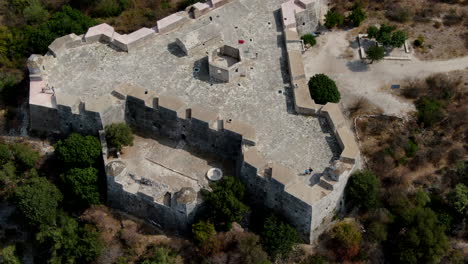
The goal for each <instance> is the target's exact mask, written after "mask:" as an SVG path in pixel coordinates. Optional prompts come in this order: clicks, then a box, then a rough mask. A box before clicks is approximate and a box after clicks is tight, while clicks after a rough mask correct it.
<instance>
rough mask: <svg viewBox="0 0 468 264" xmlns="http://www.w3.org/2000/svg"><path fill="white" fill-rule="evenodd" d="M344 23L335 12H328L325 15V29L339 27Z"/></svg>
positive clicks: (340, 15) (342, 18)
mask: <svg viewBox="0 0 468 264" xmlns="http://www.w3.org/2000/svg"><path fill="white" fill-rule="evenodd" d="M343 22H344V16H343V15H342V14H340V13H338V12H337V11H334V10H328V12H327V14H326V15H325V26H326V27H327V28H333V27H336V26H340V25H341V24H343Z"/></svg>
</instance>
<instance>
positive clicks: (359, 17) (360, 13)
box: [348, 5, 367, 27]
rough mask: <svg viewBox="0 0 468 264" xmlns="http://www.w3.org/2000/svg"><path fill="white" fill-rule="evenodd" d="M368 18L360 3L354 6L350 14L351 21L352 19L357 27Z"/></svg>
mask: <svg viewBox="0 0 468 264" xmlns="http://www.w3.org/2000/svg"><path fill="white" fill-rule="evenodd" d="M366 18H367V14H366V13H365V12H364V10H362V8H361V7H360V6H358V5H356V6H354V8H353V11H352V12H351V14H349V16H348V19H349V21H351V23H352V24H353V26H355V27H359V26H360V25H361V23H362V21H364V20H365V19H366Z"/></svg>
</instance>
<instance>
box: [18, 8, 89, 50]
mask: <svg viewBox="0 0 468 264" xmlns="http://www.w3.org/2000/svg"><path fill="white" fill-rule="evenodd" d="M94 25H96V21H94V20H93V19H91V18H90V17H88V16H86V15H84V14H83V13H81V12H80V11H79V10H76V9H73V8H71V7H70V6H63V7H62V9H61V10H60V11H59V12H56V13H55V14H53V15H52V17H51V18H50V19H49V20H48V21H47V22H44V23H42V24H40V25H39V26H37V27H29V28H28V30H27V35H28V39H29V47H32V48H33V50H32V52H33V53H45V52H47V47H48V46H49V44H50V43H52V41H53V40H54V39H56V38H58V37H61V36H64V35H67V34H70V33H75V34H77V35H81V34H83V33H85V32H86V31H87V30H88V28H90V27H92V26H94Z"/></svg>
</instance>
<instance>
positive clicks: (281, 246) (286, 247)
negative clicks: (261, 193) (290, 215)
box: [262, 215, 300, 259]
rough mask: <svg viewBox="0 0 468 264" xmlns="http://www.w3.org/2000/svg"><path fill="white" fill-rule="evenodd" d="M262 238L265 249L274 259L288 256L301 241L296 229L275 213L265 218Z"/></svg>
mask: <svg viewBox="0 0 468 264" xmlns="http://www.w3.org/2000/svg"><path fill="white" fill-rule="evenodd" d="M262 239H263V245H264V247H265V250H266V251H267V252H268V253H269V254H270V256H271V257H272V258H273V259H281V258H287V257H288V255H289V253H290V252H291V251H292V249H293V247H294V246H295V245H296V243H298V242H299V241H300V238H299V235H298V234H297V231H296V229H294V228H293V227H292V226H290V225H288V224H286V223H285V222H283V221H282V220H280V219H279V218H278V217H276V216H274V215H271V216H269V217H268V218H266V219H265V222H264V223H263V230H262Z"/></svg>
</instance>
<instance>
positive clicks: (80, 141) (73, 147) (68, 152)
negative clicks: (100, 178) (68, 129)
mask: <svg viewBox="0 0 468 264" xmlns="http://www.w3.org/2000/svg"><path fill="white" fill-rule="evenodd" d="M55 154H57V157H58V158H59V159H60V160H61V161H63V162H64V163H66V164H67V165H68V166H73V167H75V166H79V167H88V166H91V165H93V164H94V163H95V162H96V161H97V159H98V158H99V156H100V154H101V143H100V142H99V140H98V139H97V138H96V137H93V136H82V135H79V134H71V135H70V136H69V137H68V138H66V139H65V140H60V141H59V142H57V144H55Z"/></svg>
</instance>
